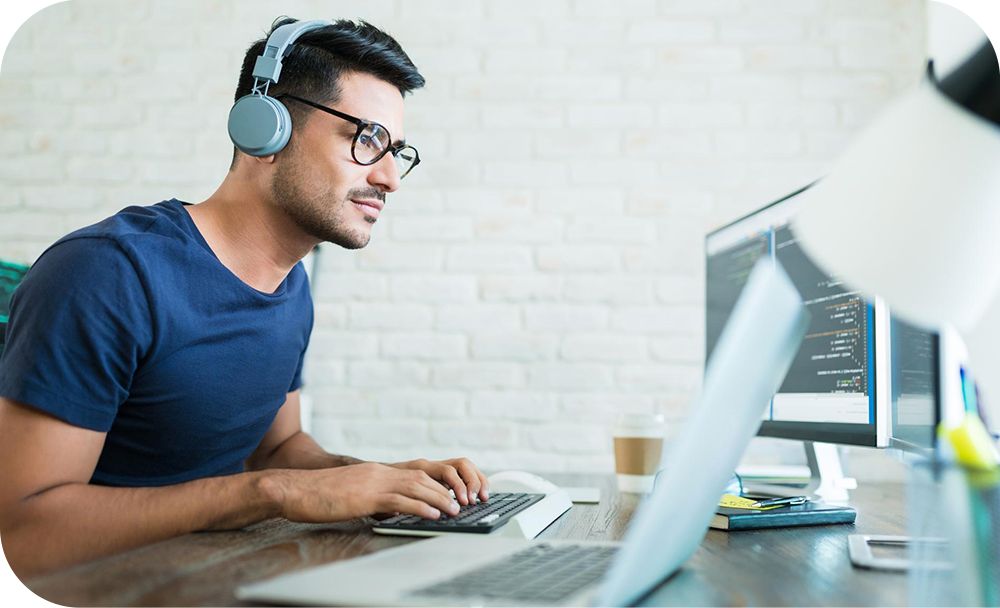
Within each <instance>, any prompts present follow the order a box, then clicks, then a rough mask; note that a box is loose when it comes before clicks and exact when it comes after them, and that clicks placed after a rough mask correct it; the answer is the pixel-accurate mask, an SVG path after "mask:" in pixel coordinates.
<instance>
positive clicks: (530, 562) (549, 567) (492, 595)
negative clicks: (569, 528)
mask: <svg viewBox="0 0 1000 608" xmlns="http://www.w3.org/2000/svg"><path fill="white" fill-rule="evenodd" d="M617 550H618V547H616V546H613V545H550V544H547V543H540V544H537V545H532V546H531V547H528V548H527V549H523V550H521V551H518V552H517V553H514V554H512V555H508V556H507V557H503V558H501V559H499V560H497V561H495V562H491V563H489V564H487V565H485V566H483V567H481V568H477V569H475V570H471V571H469V572H462V573H461V574H459V575H458V576H456V577H454V578H451V579H448V580H446V581H444V582H441V583H435V584H434V585H431V586H428V587H424V588H421V589H418V590H416V591H415V592H414V593H415V594H416V595H420V596H431V597H460V598H471V597H480V598H488V599H498V600H519V601H525V602H532V603H539V604H554V603H557V602H559V601H561V600H564V599H567V598H569V597H570V596H571V595H573V594H574V593H577V592H579V591H581V590H583V589H584V588H585V587H588V586H590V585H592V584H595V583H597V582H598V581H599V580H600V579H601V577H602V576H604V573H605V571H607V569H608V568H609V567H610V566H611V559H612V558H613V557H614V556H615V552H616V551H617Z"/></svg>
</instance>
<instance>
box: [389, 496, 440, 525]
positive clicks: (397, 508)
mask: <svg viewBox="0 0 1000 608" xmlns="http://www.w3.org/2000/svg"><path fill="white" fill-rule="evenodd" d="M383 505H384V506H383V507H381V509H383V510H386V511H394V512H396V513H406V514H409V515H416V516H417V517H423V518H424V519H438V518H440V517H441V511H440V510H439V509H437V508H435V507H432V506H431V505H429V504H427V503H426V502H424V501H422V500H417V499H415V498H410V497H409V496H404V495H402V494H390V495H389V496H388V497H386V498H385V499H384V502H383Z"/></svg>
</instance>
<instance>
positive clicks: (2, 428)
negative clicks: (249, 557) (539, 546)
mask: <svg viewBox="0 0 1000 608" xmlns="http://www.w3.org/2000/svg"><path fill="white" fill-rule="evenodd" d="M103 445H104V434H103V433H99V432H96V431H91V430H88V429H83V428H80V427H76V426H73V425H70V424H67V423H65V422H63V421H61V420H59V419H57V418H54V417H52V416H49V415H48V414H44V413H42V412H40V411H38V410H35V409H33V408H31V407H29V406H27V405H24V404H20V403H17V402H15V401H11V400H9V399H5V398H2V397H0V538H2V541H3V550H4V553H5V555H6V556H7V560H8V561H9V562H10V565H11V567H12V568H13V569H14V572H15V573H17V575H18V576H20V577H22V578H24V577H30V576H34V575H37V574H41V573H44V572H46V571H50V570H53V569H56V568H60V567H64V566H68V565H71V564H75V563H79V562H82V561H86V560H89V559H94V558H97V557H101V556H105V555H110V554H112V553H117V552H120V551H124V550H126V549H131V548H134V547H138V546H141V545H145V544H149V543H153V542H156V541H159V540H163V539H167V538H171V537H173V536H178V535H181V534H185V533H187V532H193V531H196V530H213V529H232V528H240V527H243V526H246V525H249V524H251V523H254V522H257V521H261V520H263V519H268V518H271V517H276V516H283V517H286V518H288V519H290V520H293V521H305V522H329V521H338V520H344V519H352V518H355V517H361V516H365V515H371V514H374V513H384V512H400V513H412V514H415V515H419V516H421V517H426V518H429V519H436V518H437V517H439V516H440V512H441V511H447V512H449V513H455V512H457V510H458V505H456V504H454V503H453V501H452V500H451V498H450V497H449V496H448V494H447V492H446V491H445V490H444V489H443V488H442V486H441V485H440V484H439V483H438V482H436V481H434V480H433V479H431V478H430V477H429V476H428V475H427V474H425V473H423V472H422V471H403V470H399V469H395V468H392V467H388V466H385V465H379V464H376V463H364V464H360V465H356V466H349V467H339V468H336V469H323V470H316V471H288V470H273V471H256V472H248V473H241V474H238V475H230V476H225V477H212V478H206V479H199V480H195V481H191V482H187V483H182V484H177V485H173V486H165V487H160V488H113V487H103V486H97V485H90V484H89V483H88V482H89V480H90V477H91V475H92V474H93V472H94V469H95V467H96V465H97V460H98V457H99V456H100V453H101V449H102V447H103Z"/></svg>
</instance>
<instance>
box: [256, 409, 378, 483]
mask: <svg viewBox="0 0 1000 608" xmlns="http://www.w3.org/2000/svg"><path fill="white" fill-rule="evenodd" d="M300 399H301V398H300V392H299V391H292V392H291V393H288V397H287V398H286V399H285V403H284V405H282V406H281V409H279V410H278V414H277V415H276V416H275V417H274V422H272V423H271V428H269V429H268V430H267V433H265V434H264V438H263V439H262V440H261V442H260V445H259V446H257V449H256V450H254V453H253V454H251V455H250V457H249V458H247V462H246V464H247V469H248V470H251V471H259V470H263V469H326V468H334V467H342V466H346V465H351V464H360V463H362V462H364V461H363V460H359V459H357V458H352V457H350V456H339V455H337V454H330V453H329V452H327V451H326V450H324V449H323V448H321V447H320V445H319V444H318V443H316V440H315V439H313V438H312V437H311V436H309V434H307V433H305V432H303V430H302V421H301V413H300V411H301V405H300Z"/></svg>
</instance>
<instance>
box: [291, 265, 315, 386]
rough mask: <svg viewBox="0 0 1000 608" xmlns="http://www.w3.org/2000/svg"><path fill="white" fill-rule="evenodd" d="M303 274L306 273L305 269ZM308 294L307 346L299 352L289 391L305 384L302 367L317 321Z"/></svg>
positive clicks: (305, 341)
mask: <svg viewBox="0 0 1000 608" xmlns="http://www.w3.org/2000/svg"><path fill="white" fill-rule="evenodd" d="M303 274H305V273H304V271H303ZM306 296H307V297H306V298H305V300H306V301H307V306H306V310H307V311H308V314H309V323H308V324H307V325H306V328H305V340H304V343H305V346H304V347H302V352H301V353H300V354H299V364H298V366H297V367H296V368H295V376H293V377H292V383H291V385H289V387H288V392H289V393H291V392H292V391H297V390H299V389H300V388H302V385H303V382H302V368H303V367H304V366H305V362H306V351H307V350H308V349H309V338H310V337H311V336H312V330H313V324H314V323H315V321H316V317H315V312H314V311H313V302H312V298H311V297H309V294H308V292H307V293H306Z"/></svg>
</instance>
